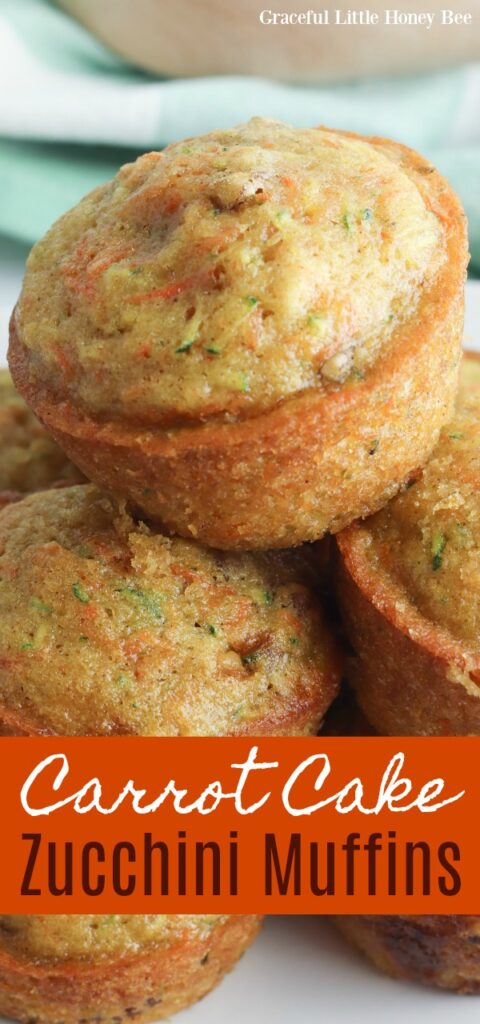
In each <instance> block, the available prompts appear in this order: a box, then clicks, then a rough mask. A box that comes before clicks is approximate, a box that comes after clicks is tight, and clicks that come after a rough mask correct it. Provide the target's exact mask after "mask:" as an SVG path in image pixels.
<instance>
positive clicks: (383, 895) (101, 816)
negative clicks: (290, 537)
mask: <svg viewBox="0 0 480 1024" xmlns="http://www.w3.org/2000/svg"><path fill="white" fill-rule="evenodd" d="M479 762H480V738H445V739H444V738H438V739H437V738H432V739H430V738H429V739H413V738H408V739H402V738H400V739H399V738H388V739H387V738H383V737H382V738H380V737H368V738H357V737H355V738H350V737H349V738H348V739H339V738H328V739H324V738H322V737H318V738H296V739H292V738H275V739H271V738H269V739H263V738H261V739H255V738H245V737H242V738H230V739H217V738H215V739H196V738H171V739H170V738H161V739H145V738H126V737H119V738H114V737H112V738H101V739H83V738H82V739H76V738H75V739H63V738H50V737H49V738H21V739H17V738H4V739H1V740H0V770H1V779H2V808H1V811H2V872H1V874H0V909H1V912H2V913H8V914H10V913H16V914H18V913H20V914H21V913H42V914H46V913H47V914H48V913H119V912H122V913H138V912H142V913H145V912H146V913H240V914H241V913H269V914H277V913H278V914H280V913H282V914H285V913H287V914H289V913H292V914H299V913H300V914H323V913H328V914H332V913H333V914H336V913H342V914H345V913H375V914H378V913H389V914H390V913H397V912H398V913H403V914H405V913H415V914H437V913H441V914H448V913H452V914H480V886H479V882H478V861H479V850H478V842H479V839H478V827H477V822H478V810H479V795H480V781H479V777H478V770H477V766H478V764H479Z"/></svg>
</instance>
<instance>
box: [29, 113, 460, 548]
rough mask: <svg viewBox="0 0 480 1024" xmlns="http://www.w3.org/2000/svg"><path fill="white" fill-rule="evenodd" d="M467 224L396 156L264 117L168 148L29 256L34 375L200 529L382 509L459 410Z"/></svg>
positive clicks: (258, 532)
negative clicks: (454, 407) (457, 395)
mask: <svg viewBox="0 0 480 1024" xmlns="http://www.w3.org/2000/svg"><path fill="white" fill-rule="evenodd" d="M466 259H467V249H466V232H465V219H464V215H463V213H462V210H461V208H460V205H459V202H458V200H457V198H456V197H455V195H454V194H453V193H452V191H451V189H450V188H449V186H448V185H447V183H446V182H445V181H444V179H443V178H441V177H440V175H439V174H438V173H437V172H436V171H435V169H434V168H433V167H432V166H431V165H430V164H429V163H427V162H426V161H425V160H424V159H423V158H422V157H420V156H418V154H416V153H414V152H413V151H412V150H409V149H406V148H405V147H403V146H400V145H398V144H397V143H393V142H389V141H388V140H384V139H378V138H371V139H367V138H361V137H359V136H355V135H352V134H349V133H344V132H335V131H329V130H326V129H308V130H307V129H297V128H290V127H288V126H287V125H283V124H281V123H280V122H275V121H268V120H267V121H266V120H262V119H259V118H257V119H254V120H253V121H251V122H250V123H249V124H247V125H240V126H239V127H237V128H232V129H230V130H225V131H218V132H213V133H211V134H210V135H206V136H203V137H201V138H196V139H189V140H187V141H186V142H181V143H176V144H175V145H173V146H169V147H168V148H167V149H166V150H165V151H164V152H163V153H149V154H146V155H145V156H143V157H141V158H140V159H139V160H137V161H136V162H135V163H134V164H128V165H126V166H125V167H123V168H122V169H121V170H120V171H119V173H118V175H117V176H116V177H115V178H114V179H113V181H111V182H108V183H107V184H105V185H102V186H100V187H99V188H97V189H96V190H95V191H94V192H92V193H91V194H90V195H88V196H86V198H85V199H84V200H83V201H82V202H81V203H80V204H79V205H78V206H77V207H75V208H74V209H73V210H71V211H70V212H69V213H67V214H66V215H65V216H64V217H62V218H61V219H60V220H59V221H58V222H57V223H56V224H55V225H54V226H53V228H52V229H51V230H50V231H49V232H48V234H47V235H46V236H45V238H44V239H43V240H42V241H41V242H39V243H38V244H37V245H36V246H35V247H34V249H33V250H32V253H31V255H30V257H29V260H28V265H27V272H26V275H25V280H24V284H23V289H22V293H21V296H20V299H19V301H18V304H17V307H16V310H15V312H14V315H13V317H12V321H11V337H10V352H9V360H10V365H11V369H12V373H13V376H14V378H15V382H16V384H17V386H18V387H19V389H20V391H21V392H22V394H23V395H24V396H25V397H26V399H27V400H28V402H29V403H30V404H31V406H32V408H33V409H34V410H35V412H36V413H37V415H38V416H39V417H40V418H41V419H42V420H43V422H44V423H45V424H46V425H47V426H48V429H49V431H51V432H52V433H53V434H54V436H55V437H56V438H57V440H58V441H59V443H60V444H61V445H62V446H63V447H65V449H66V451H68V452H69V454H70V455H71V456H72V457H73V458H74V459H75V461H76V462H78V464H79V465H80V466H81V468H82V469H83V470H84V471H85V472H86V474H87V475H88V476H89V477H90V478H91V479H93V480H95V481H96V482H98V483H100V484H102V485H104V486H105V487H106V488H107V490H109V491H112V492H114V493H118V494H120V495H123V496H125V497H127V498H128V499H129V500H130V501H131V502H132V503H133V504H134V505H135V506H137V507H138V508H140V509H142V510H143V512H144V513H145V514H147V515H148V516H149V517H151V518H153V519H156V520H158V521H161V522H162V523H163V524H164V526H166V527H167V528H168V529H171V530H173V531H175V532H177V533H179V534H181V535H182V536H186V537H195V538H198V539H200V540H202V541H203V542H205V543H207V544H211V545H214V546H216V547H220V548H226V549H229V548H255V547H287V546H291V545H295V544H299V543H300V542H302V541H304V540H312V539H317V538H319V537H321V536H322V535H323V534H324V533H325V532H326V531H327V530H333V531H336V530H338V529H340V528H341V527H343V526H345V525H346V524H347V523H349V522H351V520H352V519H354V518H355V517H356V516H359V515H366V514H367V513H369V512H372V511H375V510H376V509H377V508H379V507H380V506H382V505H383V504H384V503H385V502H386V501H387V500H388V498H389V497H391V495H392V494H394V493H395V492H396V490H397V489H398V488H399V486H400V485H401V484H402V482H403V481H404V480H405V478H406V477H407V476H408V475H409V473H410V472H411V471H412V470H413V469H415V467H416V466H418V465H419V464H421V463H423V462H424V461H425V459H426V458H427V456H428V455H429V453H430V452H431V450H432V448H433V445H434V444H435V441H436V440H437V437H438V433H439V430H440V427H441V426H443V424H444V423H445V422H447V420H448V419H449V417H450V415H451V412H452V403H453V397H454V392H455V390H456V386H457V371H458V360H459V352H460V339H461V331H462V319H463V288H464V277H465V266H466Z"/></svg>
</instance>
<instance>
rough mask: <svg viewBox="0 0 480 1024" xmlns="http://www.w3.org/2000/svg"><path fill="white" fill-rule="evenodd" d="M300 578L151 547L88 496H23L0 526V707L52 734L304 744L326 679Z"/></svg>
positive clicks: (194, 548) (259, 562)
mask: <svg viewBox="0 0 480 1024" xmlns="http://www.w3.org/2000/svg"><path fill="white" fill-rule="evenodd" d="M310 571H311V570H310V566H309V565H308V564H307V561H306V558H305V556H304V555H303V554H302V553H301V552H299V553H298V554H295V553H292V554H288V553H284V554H283V553H282V554H281V553H278V554H277V553H270V554H269V553H258V554H256V555H255V556H253V555H247V554H245V555H235V554H232V555H229V554H225V553H223V552H216V551H212V550H206V549H203V548H201V547H200V546H199V545H198V544H196V543H195V542H193V541H183V540H180V539H178V538H173V539H169V538H167V537H164V536H162V535H161V534H153V533H151V532H150V530H149V529H148V527H147V526H146V525H145V524H143V523H140V524H136V523H135V522H134V521H133V520H132V519H131V518H130V517H129V516H128V515H127V514H126V513H125V512H124V511H123V509H122V507H121V506H118V505H116V504H115V502H114V501H113V500H112V499H110V498H108V497H106V496H105V495H103V494H102V493H101V492H100V491H98V490H97V489H96V488H95V487H93V486H91V485H84V486H77V487H71V488H65V489H63V490H56V491H45V492H42V493H41V494H37V495H32V496H31V497H29V498H25V499H24V500H23V501H21V502H19V503H18V504H16V505H10V506H8V507H7V508H6V509H4V510H3V512H2V513H1V515H0V701H1V702H3V703H4V705H6V706H7V707H8V708H9V709H10V711H11V712H12V711H13V712H14V711H15V709H17V710H18V712H19V713H21V714H23V715H25V716H26V717H27V719H29V720H33V721H34V722H35V723H37V727H42V728H44V729H46V730H47V731H53V732H54V733H59V734H63V735H75V734H78V735H89V734H93V735H96V734H100V735H101V734H109V733H127V734H134V735H229V734H235V733H248V732H253V733H255V730H258V731H259V732H260V733H262V732H264V733H267V734H268V733H274V732H275V731H277V732H280V733H281V732H282V731H283V729H285V730H286V731H287V732H290V731H291V732H294V733H295V732H303V731H305V732H313V731H315V727H316V725H317V724H318V720H319V719H321V718H322V716H323V713H324V711H325V710H326V708H327V707H328V705H329V703H330V701H331V699H333V696H334V694H335V688H336V678H335V676H336V665H335V661H334V654H333V642H332V641H331V640H330V636H329V633H328V631H327V629H326V627H325V625H324V623H323V619H322V613H321V610H320V605H319V599H318V597H317V595H316V594H315V593H314V591H313V589H312V577H311V575H310ZM332 665H334V666H335V668H332ZM290 716H291V720H290ZM306 719H308V720H307V721H306ZM289 722H290V725H289Z"/></svg>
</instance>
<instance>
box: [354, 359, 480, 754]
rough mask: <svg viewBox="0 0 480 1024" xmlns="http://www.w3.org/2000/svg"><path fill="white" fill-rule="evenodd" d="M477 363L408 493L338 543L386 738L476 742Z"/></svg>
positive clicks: (360, 669)
mask: <svg viewBox="0 0 480 1024" xmlns="http://www.w3.org/2000/svg"><path fill="white" fill-rule="evenodd" d="M479 494H480V362H479V361H478V359H477V358H476V357H474V356H466V357H465V359H464V362H463V367H462V375H461V388H460V394H459V397H458V402H457V409H456V412H455V415H454V418H453V419H452V420H451V422H450V423H449V424H448V426H447V427H445V429H444V430H443V431H442V434H441V437H440V440H439V443H438V445H437V447H436V448H435V451H434V453H433V455H432V457H431V459H430V461H429V462H428V463H427V465H426V466H425V467H424V468H423V470H421V471H419V472H418V473H417V474H416V477H415V478H414V479H413V480H412V482H411V486H410V487H409V488H408V489H407V490H405V491H404V492H403V493H402V494H400V495H398V496H397V497H396V498H395V499H394V500H393V501H392V502H391V503H390V504H389V505H388V506H387V507H386V508H385V509H383V510H382V511H381V512H378V513H377V514H376V515H375V516H373V517H372V518H371V519H370V520H368V521H367V522H365V523H363V524H354V525H353V526H352V527H350V528H349V529H348V530H346V531H345V532H344V533H342V535H341V536H340V537H338V538H337V543H338V547H339V551H340V565H339V579H338V590H339V596H340V602H341V605H342V609H343V613H344V617H345V622H346V626H347V632H348V636H349V640H350V642H351V645H352V647H353V649H354V651H355V657H354V658H353V659H352V660H351V663H350V669H349V674H350V678H351V681H352V682H353V684H354V686H355V689H356V692H357V697H358V700H359V702H360V704H361V707H362V708H363V710H364V712H365V714H366V715H367V718H368V719H369V721H370V722H371V723H372V724H373V725H374V726H375V728H376V729H377V730H378V731H379V732H381V733H386V734H390V735H404V734H407V735H435V734H440V735H441V734H444V735H448V734H453V735H464V734H469V733H471V734H476V735H478V734H479V733H480V640H479V638H480V503H479Z"/></svg>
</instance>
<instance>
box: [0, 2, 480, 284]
mask: <svg viewBox="0 0 480 1024" xmlns="http://www.w3.org/2000/svg"><path fill="white" fill-rule="evenodd" d="M0 90H1V95H2V97H3V102H2V106H1V108H0V196H1V197H2V199H1V203H0V232H1V233H4V234H7V235H10V236H13V237H16V238H18V239H21V240H23V241H26V242H28V243H31V242H33V241H34V240H35V239H36V238H38V237H39V236H40V235H41V234H43V232H44V231H45V230H46V229H47V228H48V226H49V225H50V224H51V223H52V221H53V220H54V219H55V218H56V217H58V216H59V215H60V214H61V213H63V212H64V211H65V210H66V209H68V208H69V207H70V206H72V205H73V204H74V203H75V202H76V201H77V200H78V199H79V198H80V196H82V195H83V194H84V193H85V192H86V191H88V190H89V189H90V188H92V187H93V186H94V185H96V184H98V183H99V182H101V181H103V180H105V179H107V178H108V177H110V176H111V175H112V174H113V173H115V170H116V169H117V168H118V166H119V164H121V163H123V162H125V161H126V160H130V159H133V158H134V157H135V156H136V155H137V154H138V153H139V152H143V151H145V150H147V149H152V148H160V147H162V146H163V145H165V144H166V143H168V142H171V141H173V140H174V139H177V138H182V137H184V136H188V135H192V134H197V133H201V132H205V131H209V130H211V129H212V128H215V127H223V126H228V125H231V124H235V123H236V122H238V121H242V120H246V119H247V118H249V117H251V116H253V115H255V114H261V115H263V116H269V117H277V118H281V119H283V120H286V121H290V122H291V123H293V124H298V125H312V124H319V123H324V124H328V125H331V126H334V127H339V128H348V129H352V130H354V131H359V132H362V133H367V134H380V135H381V134H384V135H390V136H392V135H393V136H395V138H397V139H399V140H400V141H402V142H405V143H407V144H408V145H411V146H414V147H415V148H418V149H419V150H420V151H421V152H423V153H424V154H425V155H426V156H428V157H430V159H432V160H433V161H434V162H435V164H436V165H437V166H438V167H439V168H440V169H441V170H442V171H443V172H444V173H445V174H446V175H447V177H448V178H449V179H450V180H451V182H452V184H453V185H454V187H455V188H456V189H457V190H458V192H459V193H460V195H461V197H462V199H463V202H464V204H465V208H466V211H467V215H468V218H469V223H470V238H471V250H472V268H473V269H474V270H475V271H477V272H480V188H479V180H480V131H479V129H478V120H479V119H478V110H479V109H480V67H477V66H468V67H461V68H456V69H453V70H448V71H445V72H442V73H437V74H434V75H432V74H431V75H425V76H417V77H415V78H397V79H388V80H382V81H378V80H375V81H373V80H372V81H363V82H350V83H345V84H343V85H338V86H320V85H319V86H298V85H290V84H283V83H277V82H271V81H267V80H264V79H259V78H250V77H246V76H245V77H239V76H235V77H229V76H222V77H221V78H218V77H216V78H202V79H183V80H161V79H158V78H157V79H155V78H153V77H151V76H149V75H147V74H144V73H143V72H141V71H138V70H136V69H133V68H131V67H129V66H128V65H126V64H125V63H124V62H123V61H122V60H121V59H120V58H119V57H117V56H115V55H114V54H111V53H110V52H109V51H108V50H107V49H106V48H105V47H104V46H102V45H101V44H100V43H99V42H97V41H96V40H95V39H93V38H92V37H91V36H90V35H89V34H88V33H87V32H86V31H85V30H84V29H83V28H82V27H81V26H79V25H77V24H76V23H75V22H74V21H72V20H71V19H69V18H68V17H67V16H66V15H65V14H64V13H63V12H61V11H60V10H58V9H57V8H55V7H54V6H53V5H51V4H49V3H48V2H47V0H20V2H19V0H0Z"/></svg>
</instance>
